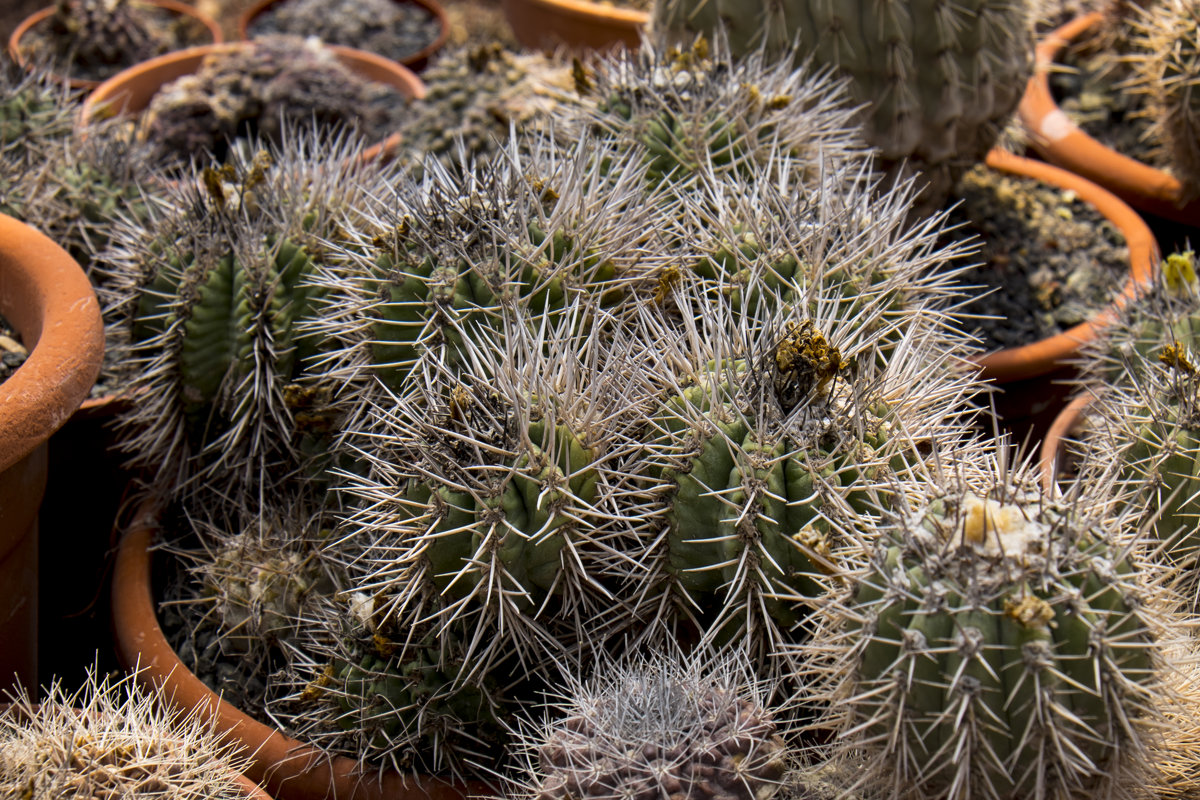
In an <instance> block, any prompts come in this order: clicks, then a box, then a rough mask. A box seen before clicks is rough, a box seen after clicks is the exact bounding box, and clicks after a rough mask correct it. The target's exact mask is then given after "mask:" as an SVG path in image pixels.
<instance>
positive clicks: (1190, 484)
mask: <svg viewBox="0 0 1200 800" xmlns="http://www.w3.org/2000/svg"><path fill="white" fill-rule="evenodd" d="M1178 412H1179V409H1178V408H1177V407H1173V408H1171V409H1169V410H1168V412H1167V414H1166V416H1165V418H1163V419H1156V420H1154V421H1153V422H1147V423H1145V424H1143V425H1141V426H1140V428H1139V429H1138V431H1137V434H1136V438H1135V439H1134V441H1133V442H1132V443H1131V444H1130V446H1129V449H1128V450H1127V451H1126V453H1125V455H1124V459H1125V461H1126V463H1127V464H1128V466H1127V467H1126V469H1125V477H1127V478H1129V479H1131V480H1134V481H1136V482H1137V483H1138V484H1140V485H1142V486H1143V487H1145V491H1149V492H1153V493H1154V495H1155V497H1154V499H1153V500H1152V501H1151V503H1150V506H1149V507H1148V510H1150V511H1152V512H1153V513H1156V514H1157V515H1158V519H1157V520H1156V521H1155V523H1154V529H1155V530H1156V531H1157V532H1158V537H1159V538H1160V539H1162V540H1164V541H1168V542H1170V544H1171V550H1172V551H1173V552H1178V553H1182V554H1188V553H1192V552H1194V551H1195V550H1196V548H1197V546H1200V534H1198V532H1197V528H1198V527H1200V430H1197V429H1196V427H1195V426H1194V424H1188V421H1185V420H1181V419H1180V416H1179V413H1178ZM1193 422H1194V421H1193ZM1139 496H1143V495H1142V494H1140V493H1139Z"/></svg>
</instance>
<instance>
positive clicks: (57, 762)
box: [0, 667, 250, 800]
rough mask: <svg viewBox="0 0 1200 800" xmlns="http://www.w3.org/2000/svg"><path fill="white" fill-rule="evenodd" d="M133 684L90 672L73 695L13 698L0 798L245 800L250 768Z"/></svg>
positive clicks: (4, 734) (194, 716) (0, 736)
mask: <svg viewBox="0 0 1200 800" xmlns="http://www.w3.org/2000/svg"><path fill="white" fill-rule="evenodd" d="M135 681H136V676H135V675H129V676H126V677H124V678H121V679H120V680H116V681H113V680H111V679H109V678H107V677H104V678H102V677H100V676H99V675H97V670H96V669H95V668H94V667H93V668H90V669H89V671H88V674H87V679H86V681H85V683H84V684H83V686H82V687H81V688H80V689H78V690H76V691H73V692H68V691H67V690H66V689H65V688H64V687H63V685H62V683H61V682H60V681H55V682H54V683H52V684H51V685H50V686H49V688H48V690H44V695H45V696H44V697H42V698H41V700H40V701H35V700H34V699H33V698H32V697H31V696H30V694H29V693H28V691H27V690H26V689H24V688H20V689H18V691H17V693H16V696H15V697H14V698H13V702H12V704H11V705H6V706H5V707H4V708H3V709H2V710H0V794H2V795H3V796H4V797H11V798H27V799H28V800H51V798H61V797H151V796H158V797H204V798H212V800H237V799H238V798H244V797H245V790H244V788H243V784H239V783H238V782H237V779H238V777H239V773H241V772H242V771H243V770H245V769H246V768H248V767H249V765H250V759H249V758H248V757H244V756H241V755H238V754H236V753H235V747H234V745H233V744H232V743H229V742H227V741H226V740H225V739H224V738H223V736H222V735H221V734H220V733H219V732H218V731H217V730H215V729H214V727H213V724H212V721H211V719H210V720H207V721H206V720H204V719H203V718H202V716H201V715H200V714H199V713H197V712H192V713H190V714H186V715H184V714H172V713H169V712H167V711H165V710H164V705H163V699H162V698H160V697H159V695H158V692H156V691H150V690H145V689H142V688H140V686H139V685H138V683H136V682H135Z"/></svg>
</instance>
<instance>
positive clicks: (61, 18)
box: [8, 0, 222, 89]
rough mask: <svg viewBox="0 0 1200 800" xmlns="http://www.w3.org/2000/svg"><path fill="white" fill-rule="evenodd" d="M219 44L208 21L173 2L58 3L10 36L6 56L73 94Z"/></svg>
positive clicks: (217, 29) (80, 0)
mask: <svg viewBox="0 0 1200 800" xmlns="http://www.w3.org/2000/svg"><path fill="white" fill-rule="evenodd" d="M221 41H222V36H221V28H220V26H219V25H217V23H216V22H215V21H214V20H212V19H210V18H209V17H207V16H205V15H204V14H201V13H200V12H198V11H196V9H194V8H192V7H191V6H190V5H187V4H185V3H180V2H176V0H60V1H59V2H57V3H56V4H55V5H53V6H50V7H47V8H44V9H42V10H41V11H38V12H36V13H34V14H31V15H30V16H29V17H27V18H25V19H24V20H23V21H22V22H21V23H20V24H19V25H18V26H17V27H16V29H15V30H13V33H12V36H11V37H10V38H9V40H8V54H9V57H10V58H12V59H13V60H14V61H16V62H17V63H18V64H20V65H21V66H23V67H31V66H32V65H33V64H38V63H46V64H50V65H52V69H54V70H55V74H56V76H57V77H58V79H59V80H62V81H63V82H65V83H67V84H68V85H70V86H71V88H73V89H93V88H95V87H96V86H99V85H100V83H101V82H102V81H105V80H107V79H108V78H110V77H112V76H113V75H115V74H116V73H118V72H120V71H121V70H123V69H127V68H128V67H131V66H133V65H134V64H137V63H138V62H140V61H146V60H148V59H151V58H154V57H155V56H158V55H162V54H163V53H166V52H168V51H171V50H181V49H184V48H187V47H193V46H197V45H204V44H219V43H220V42H221Z"/></svg>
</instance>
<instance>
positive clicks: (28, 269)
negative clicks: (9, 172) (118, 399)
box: [0, 214, 104, 472]
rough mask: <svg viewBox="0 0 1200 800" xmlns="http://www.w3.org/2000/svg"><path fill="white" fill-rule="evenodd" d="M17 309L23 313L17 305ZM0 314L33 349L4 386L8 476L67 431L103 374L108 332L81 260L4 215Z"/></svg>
mask: <svg viewBox="0 0 1200 800" xmlns="http://www.w3.org/2000/svg"><path fill="white" fill-rule="evenodd" d="M6 292H9V293H11V297H10V299H9V300H5V297H6V296H9V295H6ZM12 297H15V298H16V300H13V299H12ZM17 302H19V303H20V306H19V307H15V308H14V305H10V303H17ZM0 309H6V310H5V316H6V317H7V318H8V321H9V322H10V323H12V324H13V326H14V327H16V328H17V330H18V331H19V332H20V333H21V336H22V338H23V339H24V345H25V347H26V348H27V349H28V350H29V357H28V359H26V361H25V363H24V364H22V365H21V366H20V367H19V368H17V370H16V371H15V372H13V374H12V375H10V376H9V377H8V379H7V380H5V381H4V383H0V472H2V471H4V470H6V469H8V468H9V467H10V466H12V465H13V464H15V463H17V462H18V461H20V460H21V459H22V458H24V457H25V456H27V455H28V454H29V453H31V452H32V451H33V450H34V449H35V448H36V447H37V446H38V445H40V444H41V443H42V442H44V441H45V440H46V439H48V438H49V437H50V435H51V434H52V433H54V431H56V430H58V429H59V428H60V427H62V425H63V423H65V422H66V421H67V418H68V417H70V416H71V414H72V413H73V412H74V411H75V410H76V409H77V408H78V407H79V405H80V403H81V402H82V401H83V399H84V398H85V397H87V394H88V392H89V391H90V390H91V387H92V385H93V384H94V383H95V382H96V376H97V375H99V374H100V364H101V360H102V359H103V356H104V327H103V323H102V322H101V318H100V303H99V302H98V301H97V300H96V292H95V290H94V289H93V288H92V284H91V282H90V281H89V280H88V278H87V276H86V275H85V274H84V272H83V270H82V269H81V268H80V266H79V264H77V263H76V262H75V259H74V258H72V257H71V256H70V254H68V253H67V252H66V251H65V250H63V249H62V248H61V247H59V246H58V245H57V244H55V243H54V242H53V241H52V240H51V239H50V238H49V237H48V236H46V235H45V234H43V233H41V232H39V231H37V230H36V229H34V228H32V227H30V226H29V225H26V224H25V223H23V222H20V221H18V220H16V219H14V218H12V217H10V216H7V215H4V214H0ZM14 317H24V318H25V319H24V320H23V321H19V320H18V319H14Z"/></svg>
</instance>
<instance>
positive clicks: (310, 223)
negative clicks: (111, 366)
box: [104, 135, 382, 507]
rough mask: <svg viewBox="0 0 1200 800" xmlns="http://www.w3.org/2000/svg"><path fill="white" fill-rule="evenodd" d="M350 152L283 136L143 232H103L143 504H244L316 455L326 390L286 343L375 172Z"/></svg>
mask: <svg viewBox="0 0 1200 800" xmlns="http://www.w3.org/2000/svg"><path fill="white" fill-rule="evenodd" d="M356 147H357V145H356V144H355V143H354V141H353V140H350V139H340V140H333V141H332V143H331V141H330V140H327V139H322V138H320V137H307V138H305V137H304V136H300V135H297V137H296V138H295V139H294V140H293V143H292V145H290V146H288V147H284V148H280V149H277V150H274V151H259V154H258V155H256V156H255V157H254V158H253V159H240V158H239V159H236V160H235V161H234V162H232V163H230V164H227V165H225V166H223V167H221V168H213V167H206V168H204V169H197V170H196V172H195V174H194V175H193V179H192V180H189V181H187V182H184V183H182V184H180V185H179V186H178V187H176V190H175V194H174V195H173V197H171V198H168V200H169V201H170V202H169V204H167V203H165V204H162V205H156V206H153V207H152V209H151V214H150V219H149V221H148V222H147V223H146V224H145V226H142V225H137V224H130V225H125V226H121V227H119V228H117V230H116V232H115V234H114V235H115V237H116V241H115V243H114V245H113V247H112V248H110V250H109V251H108V252H107V253H106V254H105V259H104V260H105V262H106V290H105V291H106V297H107V302H106V305H107V306H108V307H107V309H106V314H107V315H108V318H109V320H110V336H111V338H112V339H113V340H114V341H116V342H117V344H118V345H120V344H126V345H127V346H129V347H130V348H131V350H132V356H133V357H132V359H131V362H132V364H131V367H130V368H131V370H132V372H133V374H132V376H131V377H130V379H129V381H128V384H127V391H128V392H129V394H130V395H131V396H137V397H138V400H137V402H136V403H134V404H132V406H133V407H132V408H131V410H130V411H129V412H127V413H126V414H124V415H123V418H122V422H121V428H122V430H123V432H124V434H123V441H122V447H123V448H124V449H125V450H126V452H129V453H130V454H131V456H132V458H131V463H132V464H134V465H136V466H140V467H145V468H148V469H149V470H151V471H152V472H153V473H156V477H155V478H154V479H153V483H154V484H155V486H156V487H157V488H158V489H159V490H161V491H165V492H167V493H169V494H172V495H174V496H184V495H186V494H188V493H189V492H191V491H192V490H194V489H201V488H203V486H205V485H207V486H208V487H210V488H212V487H213V486H220V491H221V492H223V493H226V494H227V497H226V498H225V502H227V503H229V504H230V505H232V506H234V507H236V506H237V505H239V504H240V503H242V502H244V501H245V500H246V499H247V498H246V496H245V495H243V494H242V492H243V491H245V492H249V493H250V494H251V496H253V495H256V494H257V493H258V492H259V491H261V490H262V488H263V487H265V486H268V485H272V484H275V485H278V484H279V483H280V482H283V481H286V480H287V479H288V478H289V477H291V476H293V475H295V474H297V473H298V472H300V471H301V470H302V469H303V468H304V467H305V464H306V463H308V462H309V460H310V455H315V456H318V457H320V456H323V455H324V452H323V451H324V448H323V447H322V446H320V445H319V444H318V442H319V441H320V440H321V439H322V437H327V436H328V434H329V433H330V432H331V429H332V428H333V427H334V426H335V425H336V419H335V418H334V416H333V414H332V412H331V411H330V409H329V406H330V403H331V402H332V394H333V388H334V387H333V385H332V384H330V383H328V382H322V381H320V380H316V379H311V380H310V379H306V378H305V377H304V374H303V368H304V364H305V359H307V358H308V357H309V356H311V355H313V354H315V353H316V352H317V351H318V350H319V349H320V342H319V341H317V340H316V339H314V338H313V337H312V336H311V335H307V334H304V333H301V332H300V331H299V330H298V328H299V322H300V321H301V320H303V319H304V318H306V317H308V316H310V315H311V314H313V313H314V312H313V305H314V300H315V297H316V295H317V293H318V291H319V290H318V289H317V288H316V287H315V286H312V285H310V283H309V281H308V276H309V275H310V274H311V273H312V271H313V269H314V261H316V260H321V259H325V258H328V257H329V252H328V246H327V244H326V240H327V239H334V238H336V237H337V235H338V231H339V228H338V227H337V225H336V224H335V223H334V220H335V219H341V218H343V217H344V215H346V214H349V213H351V212H350V211H349V210H348V209H351V208H353V207H354V206H355V205H356V204H357V203H358V202H360V200H361V198H362V197H363V196H364V195H365V194H366V193H368V192H371V191H376V190H377V189H378V185H377V184H374V183H372V181H376V180H381V175H382V173H381V172H379V170H378V167H377V166H375V165H368V164H364V163H361V162H358V161H355V160H354V159H353V158H351V156H352V155H353V154H354V153H355V152H356ZM272 152H273V154H272ZM139 393H140V394H139ZM314 450H315V452H313V451H314ZM218 477H219V478H220V480H219V481H217V482H216V483H213V481H214V479H216V478H218ZM209 494H210V495H212V494H213V493H212V492H209ZM253 502H254V503H257V501H253Z"/></svg>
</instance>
